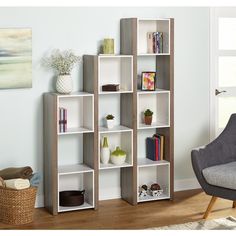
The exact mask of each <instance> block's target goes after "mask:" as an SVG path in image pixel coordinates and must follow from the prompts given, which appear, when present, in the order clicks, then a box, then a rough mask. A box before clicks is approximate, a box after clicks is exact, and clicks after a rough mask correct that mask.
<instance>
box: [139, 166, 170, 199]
mask: <svg viewBox="0 0 236 236" xmlns="http://www.w3.org/2000/svg"><path fill="white" fill-rule="evenodd" d="M137 183H138V186H137V189H138V202H145V201H154V200H163V199H169V198H170V163H169V162H165V163H163V164H162V165H155V166H153V165H152V166H147V165H144V166H141V165H140V166H138V182H137ZM154 183H157V184H159V185H160V187H161V189H162V190H163V193H162V194H161V195H160V196H151V194H150V192H149V191H148V195H147V196H145V197H140V196H139V188H140V187H141V186H142V185H147V186H148V188H149V189H150V187H151V185H152V184H154Z"/></svg>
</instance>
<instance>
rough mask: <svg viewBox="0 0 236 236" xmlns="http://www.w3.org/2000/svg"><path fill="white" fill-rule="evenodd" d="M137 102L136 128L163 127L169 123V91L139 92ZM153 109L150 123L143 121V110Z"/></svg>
mask: <svg viewBox="0 0 236 236" xmlns="http://www.w3.org/2000/svg"><path fill="white" fill-rule="evenodd" d="M137 96H138V103H137V106H138V108H137V111H138V114H137V120H138V122H137V124H138V129H151V128H164V127H169V125H170V93H169V91H164V92H163V91H161V92H158V91H153V92H152V91H149V92H144V93H142V92H139V93H138V95H137ZM146 109H150V110H151V111H153V118H152V124H151V125H146V124H145V123H144V111H145V110H146Z"/></svg>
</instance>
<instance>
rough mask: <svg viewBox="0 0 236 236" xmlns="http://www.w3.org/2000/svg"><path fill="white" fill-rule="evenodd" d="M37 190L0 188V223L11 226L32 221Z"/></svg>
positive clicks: (31, 188) (32, 188)
mask: <svg viewBox="0 0 236 236" xmlns="http://www.w3.org/2000/svg"><path fill="white" fill-rule="evenodd" d="M36 193H37V188H34V187H30V188H27V189H23V190H14V189H7V188H0V221H2V222H3V223H7V224H11V225H21V224H27V223H30V222H32V221H33V215H34V205H35V198H36Z"/></svg>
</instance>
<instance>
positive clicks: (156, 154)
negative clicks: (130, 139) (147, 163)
mask: <svg viewBox="0 0 236 236" xmlns="http://www.w3.org/2000/svg"><path fill="white" fill-rule="evenodd" d="M146 153H147V158H148V159H150V160H152V161H161V160H163V155H164V135H160V134H154V135H153V137H148V138H147V139H146Z"/></svg>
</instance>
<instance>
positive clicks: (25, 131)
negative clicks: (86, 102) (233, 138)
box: [0, 7, 209, 205]
mask: <svg viewBox="0 0 236 236" xmlns="http://www.w3.org/2000/svg"><path fill="white" fill-rule="evenodd" d="M0 16H1V21H0V28H7V27H30V28H32V32H33V38H32V43H33V88H32V89H14V90H0V160H1V161H0V169H1V168H5V167H9V166H24V165H30V166H32V167H33V169H34V170H35V171H40V172H43V137H42V134H43V119H42V118H43V116H42V115H43V114H42V111H43V103H42V94H43V93H44V92H48V91H53V86H54V82H55V81H54V80H55V79H53V75H52V74H51V73H49V72H46V71H45V70H43V69H42V68H41V67H40V63H39V62H40V59H41V57H42V56H43V54H45V53H46V52H47V51H48V50H49V49H52V48H60V49H68V48H72V49H74V50H75V52H76V53H78V54H80V55H82V54H88V53H89V54H95V53H97V50H98V46H99V44H100V40H102V39H103V38H104V37H113V38H115V41H116V52H117V53H118V52H119V20H120V18H123V17H143V18H155V17H173V18H175V179H176V181H177V182H176V183H177V188H178V189H180V188H183V185H184V184H185V183H190V185H191V184H193V183H194V181H193V178H194V174H193V171H192V167H191V162H190V151H191V149H192V148H193V147H195V146H199V145H202V144H205V143H207V142H208V141H209V127H208V125H209V101H208V100H209V99H208V91H209V8H182V7H177V8H172V7H168V8H157V7H151V8H134V7H132V8H75V7H74V8H0ZM0 46H1V45H0ZM81 67H82V66H80V68H79V71H78V70H75V71H74V73H73V79H74V89H75V90H78V89H81V84H82V83H81V82H82V68H81ZM0 78H1V75H0ZM178 181H179V182H178ZM186 181H187V182H186ZM191 181H192V182H191ZM180 183H181V185H180ZM181 186H182V187H181ZM190 187H191V186H190ZM39 195H40V196H39V197H40V198H39V203H40V205H41V204H42V195H43V186H42V184H41V186H40V189H39Z"/></svg>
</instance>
